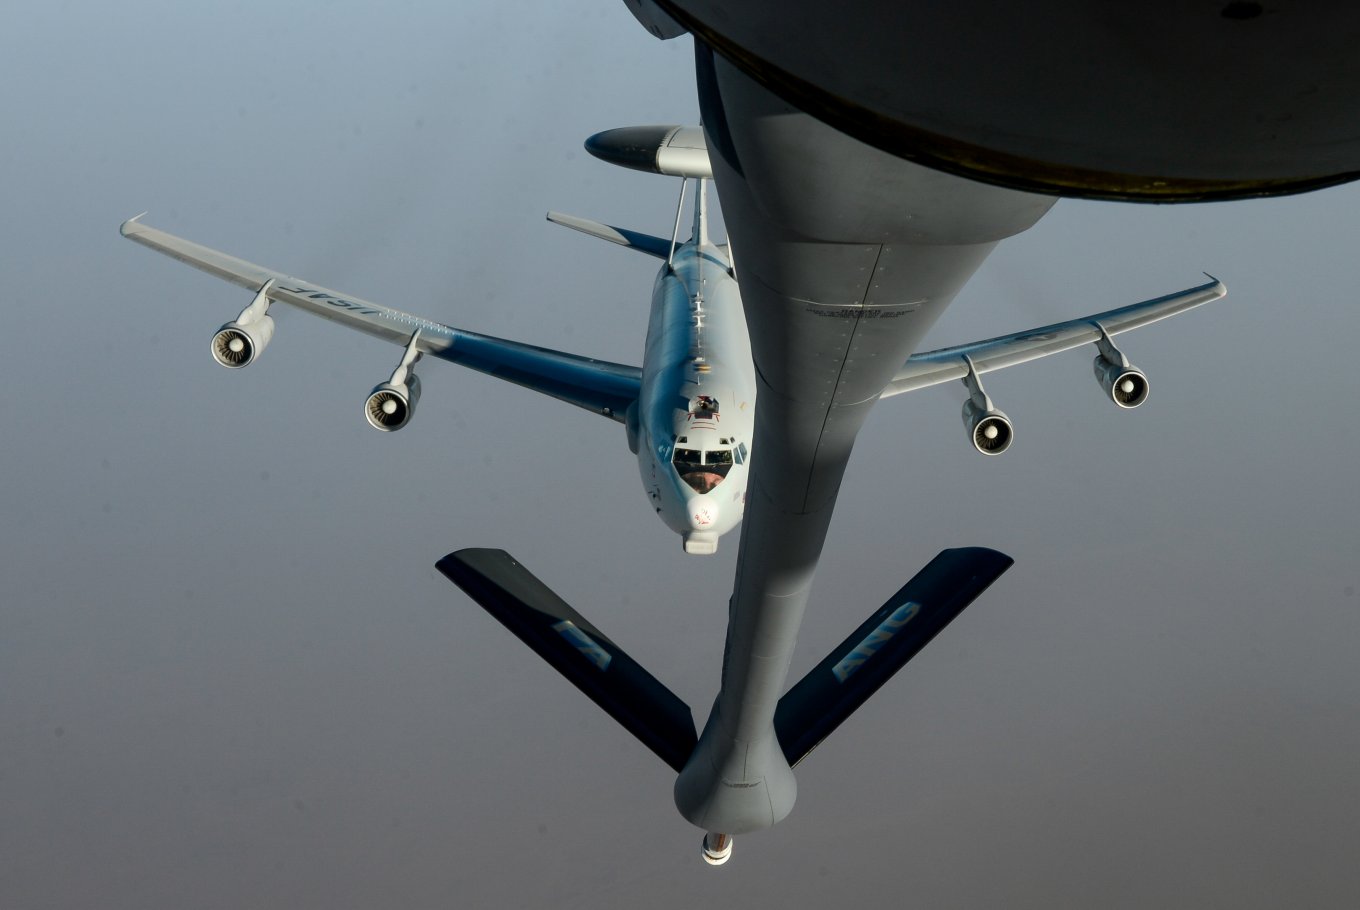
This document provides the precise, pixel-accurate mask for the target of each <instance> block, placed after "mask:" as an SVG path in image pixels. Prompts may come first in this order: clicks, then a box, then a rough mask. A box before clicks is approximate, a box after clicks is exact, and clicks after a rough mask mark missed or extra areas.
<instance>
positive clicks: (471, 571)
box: [437, 549, 698, 771]
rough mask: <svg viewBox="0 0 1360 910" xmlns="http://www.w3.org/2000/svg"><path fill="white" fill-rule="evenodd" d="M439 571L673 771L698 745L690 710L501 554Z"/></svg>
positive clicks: (480, 554)
mask: <svg viewBox="0 0 1360 910" xmlns="http://www.w3.org/2000/svg"><path fill="white" fill-rule="evenodd" d="M437 566H438V568H439V571H441V572H443V573H444V574H445V575H446V576H448V578H449V580H450V581H452V582H453V583H454V584H456V585H458V587H460V588H462V589H463V590H464V591H465V592H466V593H467V595H468V596H469V597H471V598H472V599H473V600H475V601H477V603H479V604H480V605H481V606H482V608H483V609H485V610H486V611H487V612H488V613H490V614H491V615H492V616H494V617H495V618H496V619H497V620H499V621H500V623H501V624H502V625H503V626H505V627H506V628H507V629H509V630H510V631H511V632H513V633H514V634H515V636H516V637H517V638H519V640H520V641H522V642H524V643H525V644H526V645H528V646H529V647H530V648H533V649H534V651H535V652H537V653H538V656H539V657H542V658H543V659H544V660H546V661H547V662H548V663H550V664H551V665H552V666H553V667H554V668H555V669H556V670H557V672H559V673H561V674H562V675H563V676H565V677H566V678H567V679H569V680H570V681H571V682H572V684H573V685H575V686H576V688H578V689H580V690H581V691H582V692H584V693H585V694H586V696H587V697H589V698H590V700H591V701H593V702H595V704H597V705H599V706H600V707H601V708H603V709H604V710H605V713H607V714H608V715H609V716H610V717H612V718H614V719H615V720H616V721H618V722H619V723H620V724H622V725H623V728H624V729H625V730H627V731H628V732H629V733H632V734H633V735H634V736H636V737H637V738H638V740H639V741H641V742H642V744H643V745H644V746H646V747H647V748H648V749H651V750H652V751H653V752H655V753H656V754H657V755H658V756H660V758H661V760H662V761H664V762H665V763H666V764H668V765H670V766H671V767H672V768H674V769H675V770H676V771H679V770H681V769H682V768H684V766H685V762H686V761H688V760H689V756H690V753H691V752H693V751H694V746H695V744H696V743H697V742H698V736H697V735H696V734H695V730H694V715H693V714H692V713H691V712H690V709H689V705H687V704H685V703H684V702H683V701H681V700H680V699H679V697H677V696H676V695H675V693H673V692H671V690H669V689H667V688H666V687H665V686H664V685H662V684H661V683H660V682H658V681H657V679H656V677H654V676H652V675H651V674H650V673H648V672H647V671H646V670H644V669H643V668H642V666H641V665H639V664H638V663H637V661H635V660H633V659H632V658H631V657H629V656H628V655H627V654H625V653H624V652H623V651H622V650H621V649H620V648H619V646H618V645H616V644H614V643H613V642H612V641H610V640H609V639H608V638H606V637H605V635H604V633H602V632H600V630H599V629H596V628H595V627H594V626H592V625H591V624H590V623H589V622H588V621H587V620H586V619H585V617H583V616H582V615H581V614H580V613H577V612H576V611H575V610H573V609H572V608H571V607H570V606H568V605H567V603H566V602H565V601H563V600H562V598H560V597H558V596H557V595H556V594H554V593H553V592H552V591H551V590H550V589H549V588H548V586H547V585H545V584H543V582H541V581H539V580H538V579H537V578H535V577H534V576H533V575H532V574H530V573H529V570H528V569H526V568H524V566H522V565H520V564H519V563H518V562H517V561H516V560H515V558H514V557H513V556H511V555H510V554H509V553H507V552H505V551H504V550H484V549H470V550H459V551H457V552H456V553H450V554H449V555H448V556H445V557H444V558H443V559H441V560H439V562H438V563H437Z"/></svg>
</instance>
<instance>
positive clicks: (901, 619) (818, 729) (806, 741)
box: [774, 547, 1014, 765]
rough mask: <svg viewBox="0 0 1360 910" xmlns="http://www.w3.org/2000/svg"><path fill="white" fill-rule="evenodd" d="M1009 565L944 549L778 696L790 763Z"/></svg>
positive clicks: (979, 553)
mask: <svg viewBox="0 0 1360 910" xmlns="http://www.w3.org/2000/svg"><path fill="white" fill-rule="evenodd" d="M1013 563H1014V560H1013V559H1011V558H1010V557H1009V556H1007V555H1005V554H1004V553H998V552H997V551H996V550H988V549H984V548H982V547H965V548H960V549H956V550H945V551H943V552H941V553H940V555H939V556H936V557H935V558H934V559H932V560H931V561H930V563H929V564H928V565H927V566H926V567H925V568H924V569H922V570H921V571H920V572H918V573H916V577H915V578H913V579H912V580H911V581H909V582H907V583H906V584H905V585H903V586H902V588H901V590H899V591H898V592H897V593H896V594H894V595H893V596H892V597H890V598H888V600H887V602H886V603H884V604H883V606H881V607H879V608H878V609H877V610H875V611H874V613H873V615H872V616H870V617H869V618H868V619H867V620H865V621H864V623H863V624H862V625H861V626H860V627H859V628H858V629H856V630H855V631H854V632H852V633H850V636H849V637H848V638H846V639H845V641H843V642H841V643H840V645H838V646H837V647H836V648H835V649H833V650H832V652H831V653H830V654H828V655H827V657H826V659H825V660H823V661H822V662H821V663H819V664H818V665H817V666H816V667H814V668H813V669H812V671H811V672H809V673H808V674H807V675H806V676H804V677H803V678H802V680H800V681H799V682H798V684H797V685H795V686H794V687H793V688H792V689H790V690H789V691H788V692H787V693H786V694H785V695H784V697H783V698H781V699H780V700H779V707H778V708H777V709H776V711H775V715H774V726H775V733H776V735H778V737H779V745H780V747H781V748H782V749H783V750H784V757H785V758H786V759H788V762H789V764H790V765H796V764H798V762H800V761H802V760H803V759H804V758H805V757H806V756H807V754H808V753H809V752H811V751H812V750H813V749H815V748H816V747H817V745H818V744H819V743H820V742H821V741H822V740H824V739H826V737H828V736H830V735H831V733H832V731H834V730H835V729H836V728H837V727H839V726H840V725H841V723H842V722H843V721H844V720H845V719H846V718H847V717H849V716H850V715H851V714H853V713H854V712H855V711H856V710H857V709H858V708H859V706H860V705H862V704H864V703H865V702H866V701H867V700H868V699H869V696H871V695H873V694H874V693H875V692H877V691H878V690H879V688H880V687H881V686H882V685H883V684H884V683H886V682H887V681H888V680H889V679H891V678H892V675H893V674H894V673H896V672H897V671H898V670H900V669H902V667H904V666H906V664H907V661H909V660H911V659H912V658H913V657H915V656H916V655H917V654H919V653H920V651H921V649H922V648H924V647H925V646H926V645H928V644H930V641H931V639H933V638H934V637H935V636H936V635H938V634H939V633H940V632H941V631H942V630H943V629H944V627H945V626H947V625H949V623H951V622H952V621H953V620H954V618H955V617H956V616H958V615H959V614H960V613H962V612H963V610H964V608H965V607H967V606H968V605H969V604H970V603H972V602H973V601H974V600H975V599H977V597H978V595H979V594H981V593H982V592H983V591H985V590H987V587H988V586H989V585H991V583H992V582H994V581H996V579H998V578H1000V577H1001V575H1002V573H1004V572H1005V571H1006V570H1007V569H1009V568H1010V567H1011V565H1012V564H1013Z"/></svg>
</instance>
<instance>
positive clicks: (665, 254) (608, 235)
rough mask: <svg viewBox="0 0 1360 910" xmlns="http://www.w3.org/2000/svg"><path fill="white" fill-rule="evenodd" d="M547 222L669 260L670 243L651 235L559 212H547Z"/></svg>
mask: <svg viewBox="0 0 1360 910" xmlns="http://www.w3.org/2000/svg"><path fill="white" fill-rule="evenodd" d="M548 220H549V221H551V222H552V223H553V224H560V225H562V226H563V227H569V228H571V229H572V230H575V231H580V232H581V233H583V234H589V235H590V236H592V237H599V238H600V239H601V240H608V241H609V242H610V243H617V244H618V245H619V246H626V247H628V248H629V249H630V250H637V251H638V252H639V253H646V254H647V255H648V256H655V257H656V258H658V259H669V258H670V255H671V242H670V241H669V240H663V239H662V238H660V237H656V236H653V235H651V234H640V233H638V232H637V231H630V230H627V229H626V228H617V227H614V226H613V225H609V224H601V223H600V222H598V221H591V220H590V219H588V218H577V217H576V216H575V215H563V214H562V213H561V212H549V213H548Z"/></svg>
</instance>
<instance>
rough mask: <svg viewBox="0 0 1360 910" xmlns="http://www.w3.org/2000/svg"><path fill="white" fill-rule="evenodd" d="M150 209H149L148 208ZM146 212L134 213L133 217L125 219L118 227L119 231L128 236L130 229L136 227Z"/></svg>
mask: <svg viewBox="0 0 1360 910" xmlns="http://www.w3.org/2000/svg"><path fill="white" fill-rule="evenodd" d="M148 211H149V209H148ZM145 214H146V212H142V214H141V215H133V216H132V217H131V218H129V219H128V220H127V221H124V222H123V223H122V224H121V225H119V227H118V233H120V234H122V235H123V236H124V237H126V236H127V235H128V234H129V233H130V229H131V228H133V227H135V226H136V224H137V222H138V220H139V219H140V218H141V217H142V215H145Z"/></svg>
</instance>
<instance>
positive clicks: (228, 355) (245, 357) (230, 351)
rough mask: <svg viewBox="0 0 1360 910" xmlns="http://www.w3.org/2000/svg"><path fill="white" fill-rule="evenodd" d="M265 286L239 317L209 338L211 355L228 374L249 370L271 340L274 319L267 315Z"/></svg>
mask: <svg viewBox="0 0 1360 910" xmlns="http://www.w3.org/2000/svg"><path fill="white" fill-rule="evenodd" d="M273 283H274V281H273V279H270V280H269V281H267V282H265V284H264V287H262V288H260V290H259V292H258V293H257V294H256V295H255V299H254V300H252V301H251V302H250V305H249V306H247V307H246V308H245V309H244V310H242V311H241V315H240V316H237V317H236V318H235V319H234V320H232V321H231V322H228V323H227V324H226V325H224V326H222V328H220V329H218V330H217V334H216V335H213V338H212V355H213V360H216V361H217V362H218V363H220V364H222V366H224V367H227V368H228V369H231V370H237V369H240V368H241V367H246V366H250V365H251V364H252V363H254V362H255V358H256V357H258V356H260V352H261V351H263V350H264V349H265V347H266V346H267V345H268V344H269V339H271V338H273V337H274V317H272V316H270V315H269V302H270V301H269V287H270V285H272V284H273Z"/></svg>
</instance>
